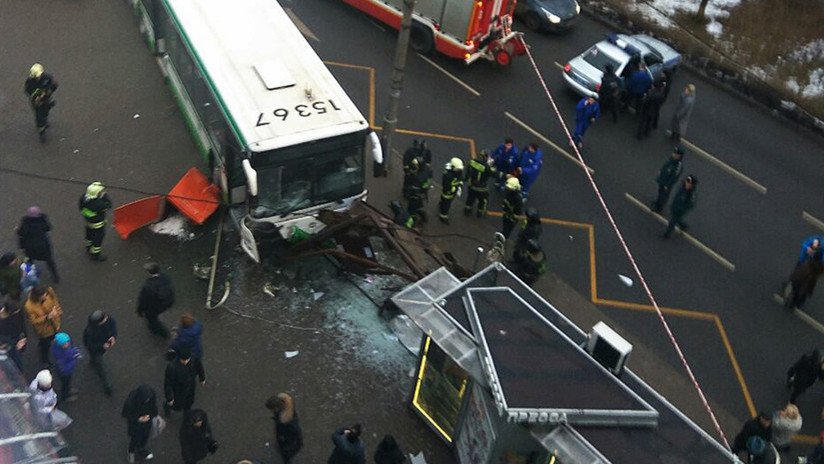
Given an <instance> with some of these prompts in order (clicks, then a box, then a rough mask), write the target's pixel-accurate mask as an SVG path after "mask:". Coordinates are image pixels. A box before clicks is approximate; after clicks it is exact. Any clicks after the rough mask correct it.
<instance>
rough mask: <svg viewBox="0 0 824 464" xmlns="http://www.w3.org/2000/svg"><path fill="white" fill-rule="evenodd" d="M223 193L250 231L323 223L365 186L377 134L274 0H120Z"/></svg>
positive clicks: (250, 242)
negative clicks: (129, 8) (135, 17)
mask: <svg viewBox="0 0 824 464" xmlns="http://www.w3.org/2000/svg"><path fill="white" fill-rule="evenodd" d="M130 1H131V2H132V4H133V5H134V6H135V8H136V10H137V11H138V12H139V13H140V17H141V29H142V30H143V32H144V34H145V35H146V36H147V42H148V43H149V45H150V47H151V48H152V49H153V51H154V52H156V53H157V55H158V61H159V62H160V65H161V67H162V69H163V72H164V75H166V76H167V79H168V82H169V85H170V87H171V88H172V89H173V91H174V94H175V96H176V97H177V100H178V103H179V105H180V107H181V109H182V111H183V113H184V115H185V117H186V120H187V123H188V125H189V128H190V130H191V132H192V134H193V137H194V139H195V142H196V144H197V146H198V148H199V150H200V151H201V153H202V154H203V156H204V157H205V159H207V160H208V162H209V164H210V166H211V168H212V171H213V172H212V175H213V179H214V180H215V182H216V183H217V184H218V185H219V186H220V187H221V190H222V192H223V195H224V198H225V199H226V200H227V201H229V202H230V203H233V204H239V203H243V202H245V204H246V205H247V207H246V214H245V217H244V218H243V219H242V220H240V221H239V222H240V226H241V245H242V247H243V249H244V250H245V251H246V252H247V253H248V254H249V255H250V256H251V257H252V258H253V259H255V260H256V261H258V260H259V255H258V252H257V246H256V243H255V240H254V234H256V233H257V232H258V231H259V232H260V233H264V232H266V233H272V232H273V231H274V230H277V231H278V232H279V233H280V235H281V236H282V237H284V238H288V237H289V236H291V235H292V234H293V233H294V231H295V230H296V228H299V229H301V230H303V231H304V232H308V233H314V232H317V231H318V230H319V229H321V228H323V224H321V223H320V222H319V221H318V220H317V219H316V215H317V213H318V212H319V211H320V210H322V209H334V210H338V211H340V210H345V209H348V208H349V207H351V205H352V204H353V203H354V202H355V201H358V200H360V199H363V198H364V197H365V195H366V190H365V188H364V185H365V177H364V161H365V155H366V152H367V151H371V152H372V153H373V155H375V156H376V158H377V161H381V159H380V158H381V155H380V146H379V143H378V139H377V136H376V135H375V134H374V132H372V131H371V129H370V127H369V121H368V120H367V119H366V118H364V117H363V115H362V114H361V113H360V111H359V110H358V108H357V107H356V106H355V104H354V103H353V102H352V101H351V100H350V99H349V97H348V96H347V95H346V92H344V90H343V88H341V86H340V84H339V83H338V82H337V81H336V80H335V78H334V77H333V76H332V74H331V73H330V72H329V70H328V69H327V68H326V66H325V65H324V64H323V62H322V61H321V60H320V58H318V56H317V54H316V53H315V52H314V50H312V47H311V46H310V45H309V43H308V42H307V41H306V39H305V38H304V37H303V35H302V34H301V33H300V31H299V30H298V29H297V27H295V25H294V24H293V23H292V21H291V20H290V19H289V17H288V16H287V14H286V12H285V11H284V10H283V8H281V6H280V5H279V4H278V3H277V2H276V1H275V0H231V1H229V0H130Z"/></svg>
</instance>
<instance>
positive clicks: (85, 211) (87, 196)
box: [79, 182, 112, 261]
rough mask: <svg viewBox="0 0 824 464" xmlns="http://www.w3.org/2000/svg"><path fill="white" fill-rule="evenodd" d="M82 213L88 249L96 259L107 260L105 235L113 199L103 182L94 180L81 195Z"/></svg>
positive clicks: (93, 258)
mask: <svg viewBox="0 0 824 464" xmlns="http://www.w3.org/2000/svg"><path fill="white" fill-rule="evenodd" d="M79 208H80V214H82V215H83V218H84V219H85V220H86V250H88V252H89V256H90V257H91V258H92V260H94V261H105V260H106V256H105V255H103V237H104V236H105V235H106V210H108V209H111V208H112V201H111V200H110V199H109V195H107V194H106V188H105V186H104V185H103V184H102V183H101V182H93V183H91V184H90V185H89V186H88V187H87V188H86V193H84V194H83V195H81V196H80V202H79Z"/></svg>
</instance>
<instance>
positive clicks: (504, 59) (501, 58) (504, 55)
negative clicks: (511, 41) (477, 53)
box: [495, 48, 512, 66]
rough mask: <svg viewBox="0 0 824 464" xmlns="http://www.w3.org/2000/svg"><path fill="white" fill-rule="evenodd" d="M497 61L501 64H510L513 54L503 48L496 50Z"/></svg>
mask: <svg viewBox="0 0 824 464" xmlns="http://www.w3.org/2000/svg"><path fill="white" fill-rule="evenodd" d="M495 62H496V63H498V65H499V66H509V63H511V62H512V55H511V54H510V53H509V52H508V51H506V50H504V49H503V48H502V49H500V50H498V51H496V52H495Z"/></svg>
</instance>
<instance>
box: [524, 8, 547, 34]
mask: <svg viewBox="0 0 824 464" xmlns="http://www.w3.org/2000/svg"><path fill="white" fill-rule="evenodd" d="M524 25H525V26H526V27H527V28H528V29H530V30H533V31H535V32H539V31H540V30H541V28H542V26H543V25H542V24H541V18H540V17H539V16H538V13H535V12H534V11H533V12H531V13H527V14H526V15H525V16H524Z"/></svg>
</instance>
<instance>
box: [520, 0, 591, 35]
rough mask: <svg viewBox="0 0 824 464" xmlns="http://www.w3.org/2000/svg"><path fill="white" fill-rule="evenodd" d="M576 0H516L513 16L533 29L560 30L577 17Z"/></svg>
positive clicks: (573, 21) (578, 10)
mask: <svg viewBox="0 0 824 464" xmlns="http://www.w3.org/2000/svg"><path fill="white" fill-rule="evenodd" d="M580 12H581V6H580V5H578V2H577V1H576V0H518V3H517V4H516V5H515V16H516V17H517V18H518V19H520V20H521V21H522V22H523V23H524V25H525V26H526V27H527V28H529V29H532V30H533V31H562V30H565V29H568V28H570V27H571V26H572V25H573V24H575V22H576V20H577V19H578V13H580Z"/></svg>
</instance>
